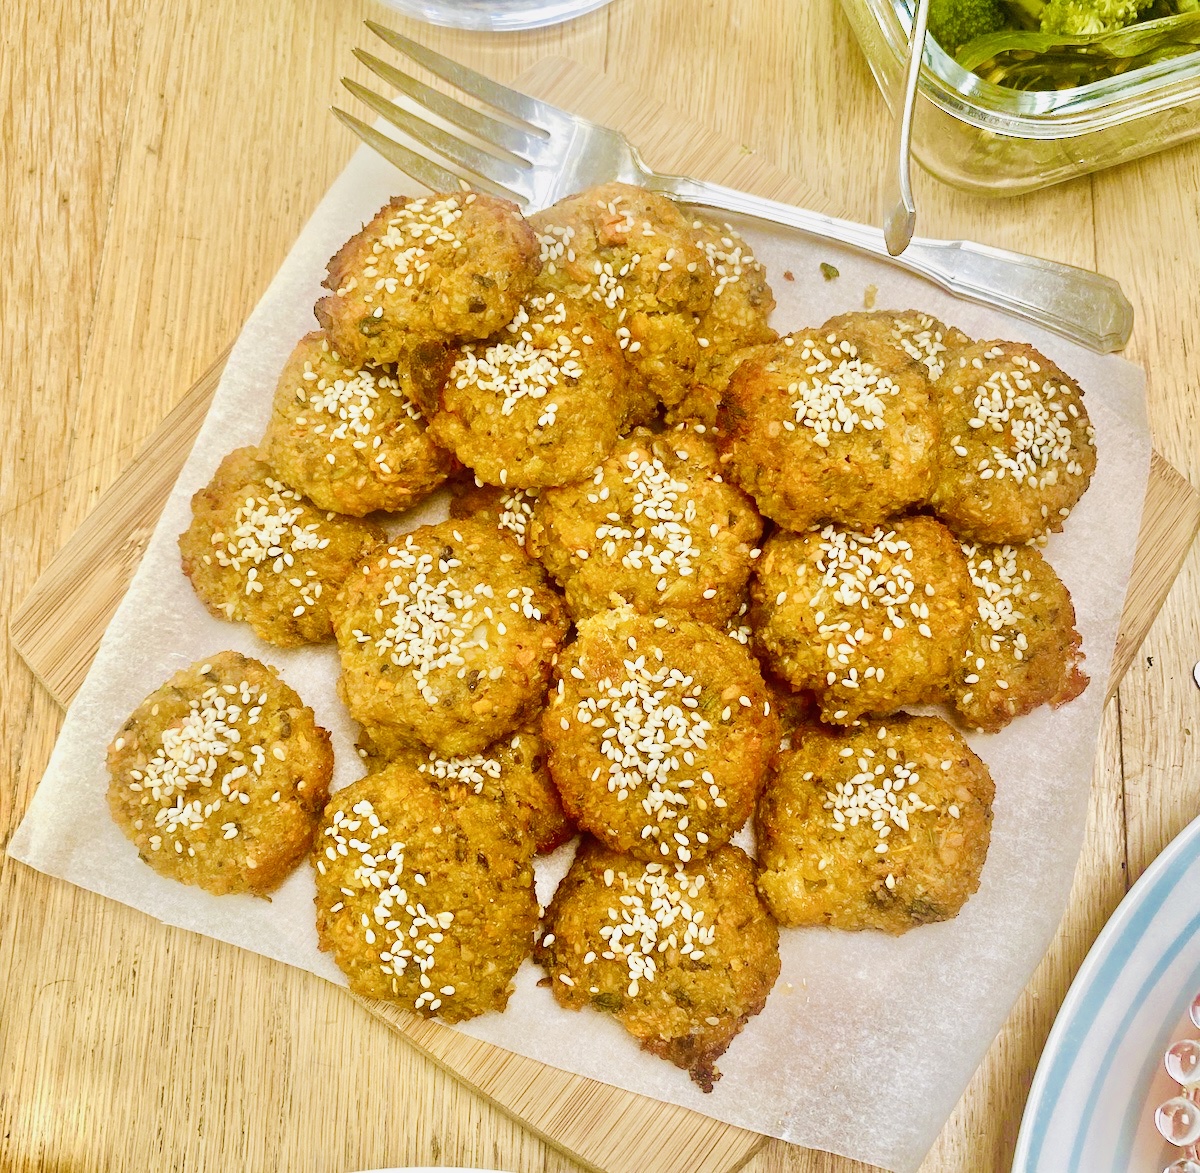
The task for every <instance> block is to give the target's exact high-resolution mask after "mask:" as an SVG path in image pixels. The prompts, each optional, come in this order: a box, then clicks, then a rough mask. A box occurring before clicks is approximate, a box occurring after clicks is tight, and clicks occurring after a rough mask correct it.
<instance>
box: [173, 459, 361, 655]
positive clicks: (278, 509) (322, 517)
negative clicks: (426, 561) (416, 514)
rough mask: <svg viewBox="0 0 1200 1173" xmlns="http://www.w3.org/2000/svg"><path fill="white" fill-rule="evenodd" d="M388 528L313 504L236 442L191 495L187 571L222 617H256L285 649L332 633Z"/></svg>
mask: <svg viewBox="0 0 1200 1173" xmlns="http://www.w3.org/2000/svg"><path fill="white" fill-rule="evenodd" d="M382 537H383V530H382V529H380V528H379V526H377V525H375V524H373V523H371V522H367V521H360V520H359V519H357V518H353V517H343V516H341V515H339V514H337V513H330V512H327V511H326V510H323V509H317V508H314V506H313V505H312V504H311V503H310V502H308V501H306V500H305V499H304V498H303V497H302V496H301V495H300V494H299V493H297V492H294V491H293V490H292V489H289V488H288V487H287V485H285V484H283V483H282V482H281V481H279V480H277V479H276V478H275V476H274V475H273V473H272V470H271V469H270V468H269V467H268V466H267V465H266V464H264V463H263V462H262V461H260V460H259V459H258V452H257V449H254V448H238V449H236V450H235V451H233V452H231V453H230V454H229V455H228V456H226V457H225V459H224V460H222V461H221V464H220V467H219V468H218V469H217V471H216V473H215V474H214V475H213V479H212V480H211V481H210V482H209V483H208V484H207V485H206V486H205V487H204V488H203V489H201V490H200V491H199V492H197V493H196V494H195V495H194V496H193V497H192V523H191V525H189V526H188V528H187V529H186V530H184V532H183V533H182V534H180V535H179V550H180V554H181V556H182V563H183V573H184V574H185V575H187V577H188V578H189V579H190V580H191V583H192V586H193V587H194V588H195V590H196V594H197V595H198V596H199V598H200V601H201V602H202V603H203V604H204V605H205V607H207V608H208V610H209V611H210V612H211V613H212V614H213V615H215V616H216V617H217V618H218V619H229V620H232V621H234V622H243V623H248V624H249V625H250V627H251V628H252V630H253V631H254V634H255V635H257V636H258V637H259V638H260V639H264V640H266V641H267V643H271V644H275V645H276V646H277V647H281V648H292V647H298V646H299V645H301V644H308V643H320V642H321V641H322V640H327V639H331V638H332V637H333V622H332V619H331V617H330V610H329V608H330V604H331V602H332V601H333V598H334V596H335V595H336V594H337V591H338V588H339V587H340V586H341V584H342V581H343V580H344V579H345V578H346V576H347V575H348V574H349V573H350V572H351V571H352V570H353V569H354V568H355V566H357V564H358V562H359V560H360V559H361V558H362V556H363V555H364V554H365V553H366V551H367V550H369V549H370V548H371V547H372V546H374V545H375V543H376V542H378V541H379V540H380V538H382Z"/></svg>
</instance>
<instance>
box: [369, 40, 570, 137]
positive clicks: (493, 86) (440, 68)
mask: <svg viewBox="0 0 1200 1173" xmlns="http://www.w3.org/2000/svg"><path fill="white" fill-rule="evenodd" d="M366 26H367V28H369V29H370V30H371V32H373V33H374V34H375V35H376V36H377V37H379V38H380V39H382V40H384V41H386V42H387V43H388V44H389V45H391V47H392V48H393V49H395V50H397V51H398V52H400V53H403V54H404V55H405V56H406V57H411V58H412V59H413V60H414V61H415V62H417V64H418V65H423V66H424V67H425V68H426V69H428V70H429V72H430V73H433V74H436V75H437V76H438V77H440V78H441V79H442V80H443V81H448V82H449V83H450V84H451V85H452V86H456V87H457V88H458V89H460V90H462V91H463V92H464V93H468V94H470V95H471V96H472V97H474V98H478V99H479V100H480V101H481V102H486V103H487V104H488V105H489V106H494V107H495V108H496V109H497V110H503V111H504V112H505V113H506V114H511V115H513V117H515V118H519V119H520V120H521V121H522V122H524V123H526V124H527V125H528V126H529V127H530V129H531V130H533V131H534V133H535V134H537V135H538V137H539V138H546V137H548V133H547V132H548V129H549V128H550V127H552V126H553V125H554V124H555V122H556V121H558V120H559V119H561V118H562V111H561V110H559V109H558V108H557V107H556V106H550V105H548V104H547V103H545V102H539V101H538V100H537V99H536V98H530V97H527V96H526V95H525V94H522V93H518V92H517V91H516V90H510V89H509V88H508V87H507V86H502V85H500V84H499V83H498V82H494V81H492V79H491V78H490V77H484V76H483V74H482V73H476V72H475V70H473V69H468V68H467V67H466V66H465V65H459V63H458V62H457V61H451V60H450V58H449V57H443V56H442V55H441V54H440V53H435V52H434V51H433V50H432V49H427V48H426V47H425V46H424V45H422V44H419V43H418V42H417V41H413V40H410V39H409V38H408V37H406V36H405V35H404V34H403V33H398V32H396V31H395V30H394V29H390V28H387V27H385V26H384V25H381V24H377V23H376V22H375V21H373V20H368V21H366Z"/></svg>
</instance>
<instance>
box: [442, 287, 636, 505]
mask: <svg viewBox="0 0 1200 1173" xmlns="http://www.w3.org/2000/svg"><path fill="white" fill-rule="evenodd" d="M640 381H641V376H640V375H638V374H637V373H636V371H634V370H633V369H631V367H630V366H629V364H628V363H627V362H626V361H625V355H624V353H623V352H622V350H621V347H620V346H619V345H618V343H617V339H616V337H615V336H614V335H613V333H612V332H611V331H610V330H609V329H608V328H607V327H606V326H604V325H602V324H601V323H600V321H599V320H598V319H597V318H596V317H595V316H594V315H592V314H591V313H588V312H587V311H586V309H585V308H584V307H583V305H582V304H581V303H579V302H575V301H572V300H570V299H565V298H562V297H559V296H558V295H557V294H554V293H548V294H543V295H541V296H538V297H533V298H530V299H528V300H527V301H526V302H525V303H524V304H523V305H522V306H521V307H520V308H519V309H518V311H517V316H516V317H515V318H514V319H513V320H512V321H511V322H510V323H509V324H508V325H507V326H505V327H504V328H503V329H502V330H501V331H500V332H499V333H498V334H496V335H494V336H493V337H491V338H489V339H488V341H487V342H485V343H479V344H477V345H468V346H465V347H463V348H462V349H461V350H460V351H459V352H458V353H457V355H456V358H455V362H454V366H453V368H452V369H451V371H450V374H449V377H448V378H447V379H446V381H445V384H444V385H443V387H442V391H441V400H440V405H439V407H438V410H437V412H436V413H435V414H434V415H433V416H432V417H431V419H430V421H429V427H430V431H431V432H432V433H433V436H434V438H435V439H436V440H437V442H438V443H439V444H441V445H442V446H443V447H445V448H449V449H451V450H452V451H453V452H454V453H455V455H456V456H457V457H458V458H459V460H461V461H462V462H463V464H465V465H466V466H467V467H468V468H471V469H474V471H475V475H476V477H477V478H478V479H479V480H481V481H485V482H487V483H488V484H493V485H506V486H511V487H514V488H539V487H541V486H543V485H564V484H567V483H568V482H570V481H574V480H578V479H579V478H580V477H583V476H586V475H587V474H588V473H590V472H591V471H592V469H594V468H595V467H596V465H597V464H599V463H600V461H601V460H603V459H604V457H605V456H607V455H608V453H609V452H610V451H611V450H612V446H613V445H614V444H615V443H616V442H617V437H618V436H620V434H621V432H622V431H623V430H624V429H625V427H626V425H627V424H628V422H629V419H630V417H631V416H632V415H633V414H634V411H635V409H636V407H637V396H636V395H635V388H636V386H637V384H638V383H640Z"/></svg>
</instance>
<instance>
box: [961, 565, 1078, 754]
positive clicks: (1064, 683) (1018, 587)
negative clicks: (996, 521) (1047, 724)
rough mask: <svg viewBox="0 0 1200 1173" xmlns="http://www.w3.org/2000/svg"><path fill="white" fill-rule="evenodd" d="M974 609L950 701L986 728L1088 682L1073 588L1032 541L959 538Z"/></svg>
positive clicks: (1060, 699)
mask: <svg viewBox="0 0 1200 1173" xmlns="http://www.w3.org/2000/svg"><path fill="white" fill-rule="evenodd" d="M963 554H964V555H965V556H966V559H967V570H968V571H969V572H970V575H971V583H972V586H973V587H974V592H975V600H976V605H977V614H976V616H975V621H974V623H973V624H972V626H971V638H970V642H969V643H968V645H967V651H966V654H965V655H964V657H963V662H962V666H961V668H960V669H959V672H958V674H957V675H956V677H955V679H954V682H953V686H952V690H951V691H952V696H953V702H954V707H955V708H956V709H957V710H958V711H959V713H960V714H961V715H962V717H963V719H964V720H965V721H967V722H968V724H970V725H973V726H974V727H975V728H977V729H981V730H984V731H985V732H987V733H995V732H997V731H998V730H1000V729H1003V728H1004V726H1005V725H1007V724H1008V723H1009V722H1010V721H1012V720H1013V718H1014V717H1020V716H1023V715H1024V714H1025V713H1028V712H1031V711H1032V710H1033V709H1036V708H1037V707H1038V705H1053V706H1054V707H1055V708H1057V707H1058V706H1059V705H1063V704H1066V703H1067V701H1073V700H1074V699H1075V698H1076V697H1077V696H1079V694H1080V693H1082V692H1083V690H1084V689H1085V688H1087V686H1088V678H1087V676H1086V675H1085V674H1084V672H1083V670H1082V669H1081V668H1080V664H1081V663H1082V661H1083V640H1082V638H1081V637H1080V635H1079V632H1078V631H1076V630H1075V608H1074V607H1073V606H1072V605H1071V595H1070V593H1069V592H1068V590H1067V588H1066V587H1065V586H1064V585H1063V582H1062V579H1060V578H1059V577H1058V575H1057V574H1055V572H1054V567H1053V566H1051V565H1050V563H1049V562H1047V561H1046V560H1045V559H1044V558H1043V557H1042V556H1041V554H1039V553H1038V552H1037V550H1034V549H1033V548H1031V547H1030V546H981V545H974V544H964V546H963Z"/></svg>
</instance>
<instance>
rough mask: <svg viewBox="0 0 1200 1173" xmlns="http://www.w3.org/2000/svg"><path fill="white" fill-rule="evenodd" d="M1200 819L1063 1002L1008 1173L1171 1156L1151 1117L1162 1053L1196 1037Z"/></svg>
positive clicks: (1163, 1093)
mask: <svg viewBox="0 0 1200 1173" xmlns="http://www.w3.org/2000/svg"><path fill="white" fill-rule="evenodd" d="M1197 991H1200V818H1198V819H1196V820H1194V821H1193V822H1192V823H1191V824H1190V825H1189V826H1188V827H1187V828H1186V829H1185V830H1184V831H1183V832H1182V833H1181V834H1180V835H1179V836H1178V838H1176V839H1175V840H1174V841H1173V842H1172V843H1171V844H1170V846H1169V847H1168V848H1167V849H1166V851H1164V852H1163V853H1162V855H1160V856H1159V857H1158V859H1156V860H1155V861H1154V863H1153V864H1151V865H1150V867H1149V868H1147V869H1146V872H1145V874H1144V875H1143V876H1142V877H1141V879H1139V880H1138V882H1137V883H1136V884H1134V886H1133V888H1132V889H1130V891H1129V894H1128V895H1127V896H1126V897H1125V899H1124V900H1123V901H1121V904H1120V907H1119V908H1118V909H1117V911H1116V912H1115V913H1114V914H1113V917H1112V919H1111V920H1110V921H1109V922H1108V924H1107V925H1105V926H1104V931H1103V932H1102V933H1101V934H1100V936H1099V937H1097V938H1096V943H1095V944H1094V945H1093V946H1092V949H1091V952H1090V953H1089V954H1088V955H1087V959H1086V960H1085V961H1084V963H1083V966H1082V967H1081V969H1080V970H1079V973H1078V974H1077V975H1076V978H1075V981H1074V982H1073V983H1072V985H1071V989H1070V990H1069V991H1068V993H1067V997H1066V1000H1065V1001H1064V1002H1063V1004H1062V1009H1061V1010H1060V1011H1059V1013H1058V1018H1057V1019H1056V1020H1055V1022H1054V1029H1053V1030H1052V1031H1051V1032H1050V1037H1049V1039H1048V1040H1047V1041H1046V1049H1045V1050H1044V1051H1043V1052H1042V1058H1041V1062H1040V1063H1039V1064H1038V1069H1037V1074H1036V1075H1035V1076H1034V1080H1033V1087H1032V1088H1031V1089H1030V1092H1029V1101H1028V1103H1027V1104H1026V1105H1025V1116H1024V1119H1023V1120H1022V1121H1021V1132H1020V1135H1019V1136H1018V1138H1017V1152H1016V1156H1015V1158H1014V1160H1013V1166H1012V1170H1013V1173H1110V1171H1111V1173H1160V1171H1161V1170H1162V1169H1163V1168H1165V1166H1167V1165H1168V1164H1170V1162H1171V1161H1172V1160H1175V1159H1177V1158H1178V1157H1179V1156H1181V1155H1182V1154H1181V1152H1180V1150H1179V1149H1173V1148H1172V1147H1171V1146H1170V1145H1168V1144H1167V1143H1166V1142H1165V1141H1164V1140H1163V1139H1162V1138H1161V1137H1160V1136H1159V1134H1158V1131H1157V1130H1156V1129H1155V1127H1154V1109H1155V1107H1156V1106H1157V1105H1158V1104H1160V1103H1162V1102H1163V1101H1164V1100H1166V1099H1169V1098H1170V1097H1171V1096H1172V1095H1174V1094H1177V1085H1176V1084H1174V1083H1173V1082H1172V1081H1171V1080H1170V1078H1169V1077H1168V1076H1167V1074H1166V1072H1165V1071H1164V1070H1163V1062H1162V1060H1163V1053H1164V1052H1165V1051H1166V1049H1167V1048H1168V1047H1169V1046H1170V1045H1171V1043H1172V1042H1173V1041H1174V1040H1175V1039H1179V1038H1182V1037H1184V1036H1185V1035H1187V1034H1189V1032H1190V1033H1191V1034H1192V1035H1194V1034H1195V1028H1194V1027H1192V1026H1191V1024H1190V1023H1189V1021H1188V1017H1187V1010H1188V1006H1189V1004H1190V1003H1191V1000H1192V998H1193V997H1194V996H1195V994H1196V992H1197Z"/></svg>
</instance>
